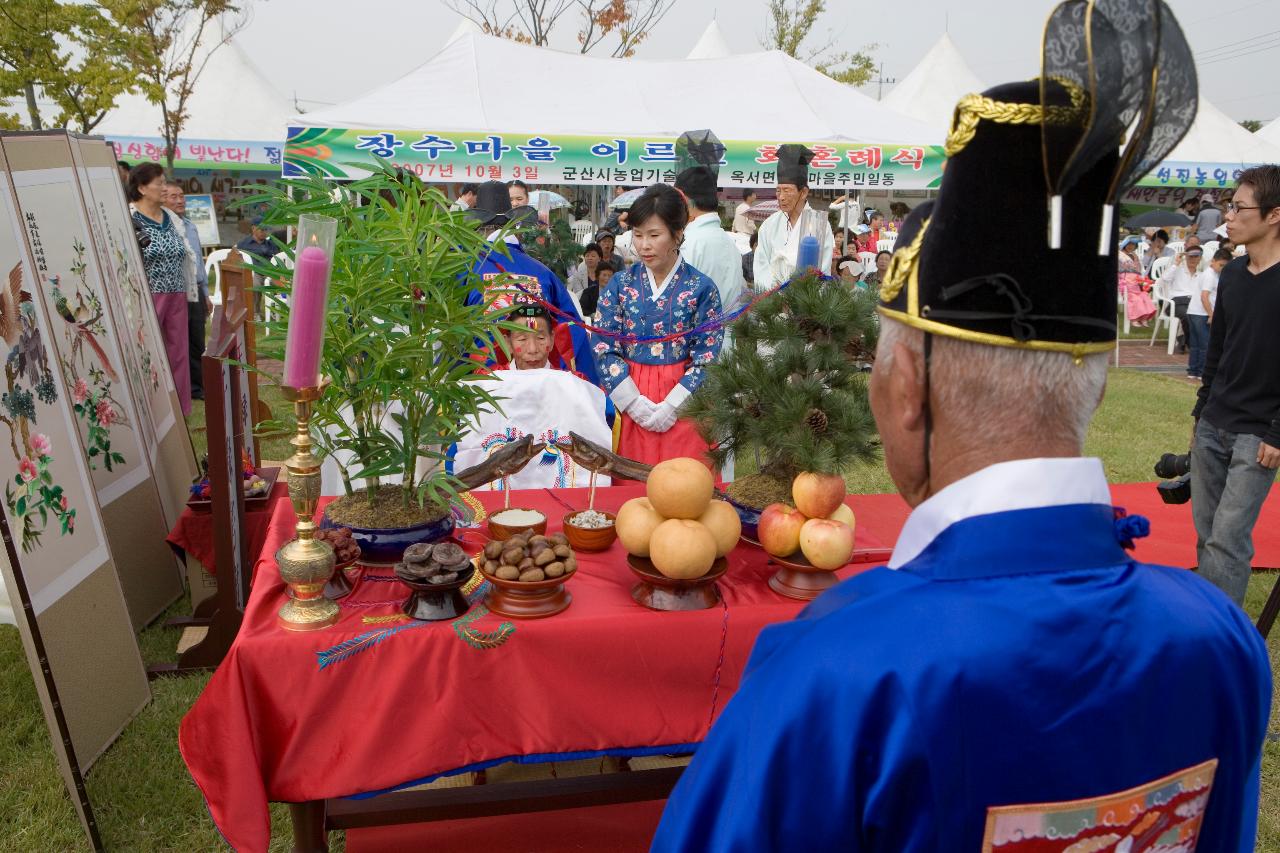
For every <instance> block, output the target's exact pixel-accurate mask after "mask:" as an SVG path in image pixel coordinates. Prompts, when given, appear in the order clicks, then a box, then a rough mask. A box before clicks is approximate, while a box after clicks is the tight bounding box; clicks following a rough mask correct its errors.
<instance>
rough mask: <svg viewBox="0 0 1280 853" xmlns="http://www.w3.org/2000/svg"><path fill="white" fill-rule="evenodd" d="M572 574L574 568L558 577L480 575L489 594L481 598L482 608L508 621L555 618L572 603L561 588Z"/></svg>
mask: <svg viewBox="0 0 1280 853" xmlns="http://www.w3.org/2000/svg"><path fill="white" fill-rule="evenodd" d="M477 571H479V570H478V569H477ZM575 574H577V569H574V570H573V571H572V572H570V573H569V574H567V575H561V576H560V577H558V578H547V579H546V580H540V581H508V580H503V579H502V578H500V577H497V576H496V575H490V574H485V573H483V572H481V575H482V576H483V577H484V579H485V580H487V581H488V582H489V594H488V595H487V596H485V599H484V606H485V607H488V608H489V610H491V611H492V612H494V613H496V614H498V615H499V616H506V617H507V618H509V619H543V618H545V617H547V616H555V615H556V614H557V613H559V612H560V611H562V610H564V609H565V608H566V607H568V606H569V603H570V602H572V601H573V596H572V595H570V594H569V590H567V589H565V588H564V584H565V581H567V580H569V578H571V577H573V576H574V575H575Z"/></svg>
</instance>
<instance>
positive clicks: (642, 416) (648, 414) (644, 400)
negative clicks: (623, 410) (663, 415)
mask: <svg viewBox="0 0 1280 853" xmlns="http://www.w3.org/2000/svg"><path fill="white" fill-rule="evenodd" d="M657 409H658V407H657V406H655V405H654V404H653V401H652V400H650V399H649V398H648V397H645V396H643V395H642V396H640V397H637V398H636V400H635V402H633V403H632V404H631V406H630V407H629V408H628V409H627V415H628V416H629V417H630V418H631V420H633V421H635V422H636V423H637V424H638V425H639V426H640V427H641V428H643V429H647V430H649V431H650V432H652V431H653V426H652V424H653V419H654V416H655V414H656V413H657Z"/></svg>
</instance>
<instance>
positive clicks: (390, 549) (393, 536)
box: [320, 508, 454, 565]
mask: <svg viewBox="0 0 1280 853" xmlns="http://www.w3.org/2000/svg"><path fill="white" fill-rule="evenodd" d="M320 527H322V528H334V527H348V528H350V529H351V537H352V538H353V539H355V541H356V544H357V545H359V546H360V562H361V563H378V564H385V565H390V564H393V563H398V562H400V560H401V559H403V557H404V549H405V548H408V547H409V546H410V545H416V544H417V543H419V542H439V541H440V540H442V539H447V538H449V536H451V535H452V534H453V528H454V518H453V513H452V512H450V513H447V514H446V515H445V517H444V518H440V519H437V520H435V521H429V522H427V523H425V524H414V525H412V526H410V527H356V526H354V525H351V524H338V523H336V522H334V521H333V520H332V519H331V518H329V510H328V509H327V508H326V509H325V511H324V515H323V516H321V517H320Z"/></svg>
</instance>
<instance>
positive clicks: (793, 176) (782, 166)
mask: <svg viewBox="0 0 1280 853" xmlns="http://www.w3.org/2000/svg"><path fill="white" fill-rule="evenodd" d="M811 162H813V152H812V151H810V150H809V149H808V148H805V147H804V146H803V145H795V144H792V143H787V144H786V145H779V146H778V179H777V183H779V184H792V185H794V186H797V187H801V188H804V187H808V186H809V164H810V163H811Z"/></svg>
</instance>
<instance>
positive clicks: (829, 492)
mask: <svg viewBox="0 0 1280 853" xmlns="http://www.w3.org/2000/svg"><path fill="white" fill-rule="evenodd" d="M844 496H845V488H844V477H841V476H840V475H839V474H814V473H813V472H811V471H806V472H804V473H803V474H801V475H799V476H798V477H796V478H795V480H794V481H793V482H792V483H791V500H792V502H793V503H795V505H796V509H798V510H800V511H801V512H803V513H804V514H805V515H807V516H809V517H810V518H826V517H827V516H829V515H831V513H833V512H835V511H836V507H838V506H840V504H842V503H844Z"/></svg>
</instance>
